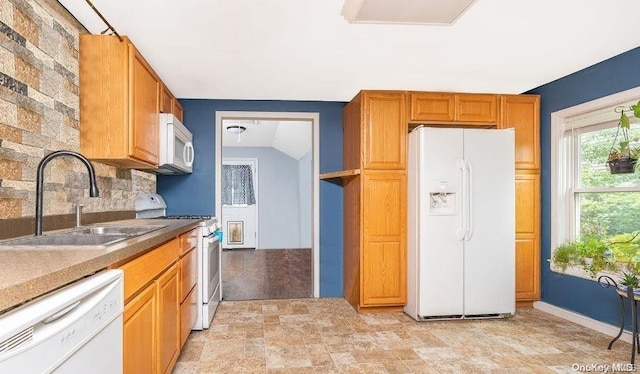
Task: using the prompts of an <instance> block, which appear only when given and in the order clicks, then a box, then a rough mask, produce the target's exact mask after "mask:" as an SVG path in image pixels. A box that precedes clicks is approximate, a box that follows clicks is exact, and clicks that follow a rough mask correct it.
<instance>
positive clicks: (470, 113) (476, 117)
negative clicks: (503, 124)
mask: <svg viewBox="0 0 640 374" xmlns="http://www.w3.org/2000/svg"><path fill="white" fill-rule="evenodd" d="M455 107H456V110H455V112H456V118H455V120H456V121H460V122H489V123H495V122H496V121H497V118H498V109H497V108H498V97H497V96H496V95H481V94H467V95H465V94H456V100H455Z"/></svg>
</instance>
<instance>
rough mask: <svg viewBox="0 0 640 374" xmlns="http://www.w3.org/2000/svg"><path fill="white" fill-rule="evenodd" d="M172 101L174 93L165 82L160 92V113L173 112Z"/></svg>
mask: <svg viewBox="0 0 640 374" xmlns="http://www.w3.org/2000/svg"><path fill="white" fill-rule="evenodd" d="M172 101H173V95H171V92H169V89H168V88H167V86H165V85H164V84H163V85H162V90H161V92H160V113H171V105H172Z"/></svg>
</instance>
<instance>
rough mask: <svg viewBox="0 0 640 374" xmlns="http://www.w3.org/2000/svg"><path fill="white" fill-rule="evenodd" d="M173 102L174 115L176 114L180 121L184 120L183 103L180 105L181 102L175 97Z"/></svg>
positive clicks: (172, 110)
mask: <svg viewBox="0 0 640 374" xmlns="http://www.w3.org/2000/svg"><path fill="white" fill-rule="evenodd" d="M171 104H172V108H171V112H172V113H173V115H174V116H176V118H177V119H178V120H179V121H180V122H184V119H182V117H183V115H184V110H183V109H182V105H180V103H179V102H178V99H176V98H174V99H173V101H172V102H171Z"/></svg>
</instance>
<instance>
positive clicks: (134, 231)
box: [69, 226, 167, 236]
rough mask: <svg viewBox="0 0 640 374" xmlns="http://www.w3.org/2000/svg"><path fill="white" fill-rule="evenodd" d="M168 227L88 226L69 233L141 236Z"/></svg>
mask: <svg viewBox="0 0 640 374" xmlns="http://www.w3.org/2000/svg"><path fill="white" fill-rule="evenodd" d="M165 227H167V226H86V227H78V228H75V229H72V230H71V231H69V234H71V235H126V236H139V235H144V234H147V233H150V232H152V231H156V230H160V229H162V228H165Z"/></svg>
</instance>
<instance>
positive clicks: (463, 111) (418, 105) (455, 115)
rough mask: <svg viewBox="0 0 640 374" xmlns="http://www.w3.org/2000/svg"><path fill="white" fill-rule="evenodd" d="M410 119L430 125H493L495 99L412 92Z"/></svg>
mask: <svg viewBox="0 0 640 374" xmlns="http://www.w3.org/2000/svg"><path fill="white" fill-rule="evenodd" d="M410 96H411V100H410V101H411V107H410V108H409V120H410V121H412V122H424V123H432V124H438V123H443V124H450V123H456V122H460V123H466V124H473V123H479V124H482V125H486V124H495V123H496V121H497V118H498V97H497V95H492V94H463V93H460V94H458V93H447V92H411V93H410Z"/></svg>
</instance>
